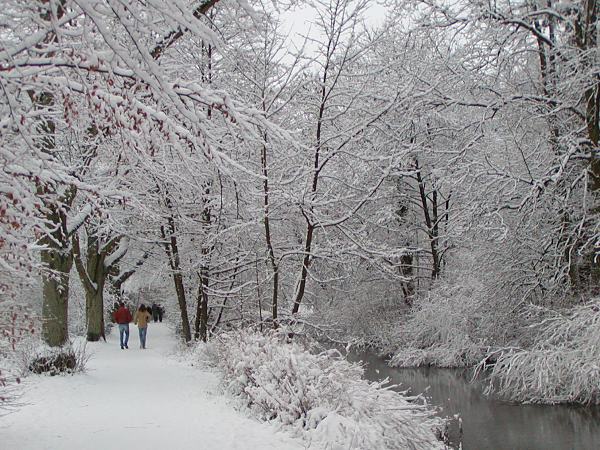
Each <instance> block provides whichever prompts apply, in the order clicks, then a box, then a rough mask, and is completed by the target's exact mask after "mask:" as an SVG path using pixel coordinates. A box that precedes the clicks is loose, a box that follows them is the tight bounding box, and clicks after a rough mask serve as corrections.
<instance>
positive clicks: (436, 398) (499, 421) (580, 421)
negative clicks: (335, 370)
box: [348, 353, 600, 450]
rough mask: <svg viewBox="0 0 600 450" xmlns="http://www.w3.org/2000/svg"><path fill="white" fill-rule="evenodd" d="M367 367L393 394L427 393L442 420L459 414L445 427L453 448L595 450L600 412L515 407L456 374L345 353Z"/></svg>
mask: <svg viewBox="0 0 600 450" xmlns="http://www.w3.org/2000/svg"><path fill="white" fill-rule="evenodd" d="M348 359H350V360H352V361H363V362H365V363H366V367H365V375H366V377H367V378H368V379H369V380H372V381H377V380H381V379H382V378H386V377H388V378H389V379H390V382H391V383H392V384H399V385H400V386H399V387H398V388H397V390H407V389H408V390H409V391H410V393H412V394H419V393H422V392H426V394H425V395H426V397H428V398H429V399H430V402H431V403H433V404H435V405H439V406H441V407H442V412H441V413H440V414H441V415H443V416H453V415H455V414H459V415H460V417H461V418H462V428H463V433H462V438H460V437H459V431H458V423H457V422H454V423H453V424H452V426H451V428H450V436H451V441H452V443H453V444H454V445H456V444H457V442H458V441H459V440H462V445H463V449H465V450H487V449H489V450H587V449H590V450H592V449H600V408H598V407H592V408H583V407H570V406H536V405H515V404H509V403H505V402H501V401H498V400H495V399H490V398H488V397H486V396H484V395H483V394H482V393H481V386H480V385H478V384H476V383H469V381H468V380H469V378H468V373H465V372H464V371H460V370H452V369H437V368H420V369H394V368H391V367H389V366H388V365H387V364H386V363H385V361H384V360H383V359H381V358H379V357H377V356H375V355H373V354H371V353H355V354H350V355H349V357H348Z"/></svg>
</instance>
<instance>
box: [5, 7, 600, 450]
mask: <svg viewBox="0 0 600 450" xmlns="http://www.w3.org/2000/svg"><path fill="white" fill-rule="evenodd" d="M599 33H600V2H597V1H596V0H570V1H562V0H561V1H559V0H493V1H492V0H382V1H376V0H307V1H297V0H269V1H267V0H221V1H219V0H202V1H199V0H3V1H2V8H1V10H0V255H1V258H0V265H1V267H0V442H1V441H2V439H3V437H2V436H3V434H4V433H6V432H7V430H8V429H13V430H16V429H17V428H15V427H16V425H14V426H13V425H10V424H9V425H10V426H9V425H6V423H7V422H6V421H10V420H17V419H18V415H19V414H22V413H26V411H27V410H28V408H30V405H28V404H27V403H29V402H30V401H29V400H27V401H25V402H24V403H22V395H23V394H24V392H25V391H27V389H25V387H27V386H35V385H36V384H35V383H45V384H43V385H44V386H46V387H45V388H44V391H46V390H50V391H52V390H53V389H54V388H53V387H52V386H53V385H52V383H63V384H64V386H65V387H64V389H69V388H68V386H75V385H78V384H77V383H83V381H81V380H84V377H86V376H90V375H89V374H90V373H91V374H92V375H93V374H94V372H95V371H96V372H97V373H98V374H99V373H101V370H102V367H104V370H107V369H106V368H107V367H108V365H107V364H108V363H107V364H104V363H101V361H102V359H101V355H102V354H103V353H102V352H103V351H104V350H102V349H104V348H106V347H109V346H110V347H111V348H113V353H111V355H112V354H114V358H117V357H119V358H123V359H122V361H123V364H126V363H129V364H131V362H130V360H126V359H125V357H124V356H123V355H124V354H127V355H128V357H129V358H133V357H134V356H131V355H132V354H138V355H139V354H141V353H140V352H138V349H137V348H135V349H129V350H128V352H125V351H124V352H121V349H122V348H123V346H122V345H121V349H119V348H118V347H119V345H118V340H119V330H118V329H117V324H115V323H113V312H114V311H115V309H116V307H118V304H119V303H120V302H124V303H125V305H126V306H127V307H128V308H129V309H130V310H131V312H132V313H133V312H134V311H136V310H137V308H138V306H139V305H140V304H142V303H145V304H146V305H149V304H153V303H156V304H160V305H161V307H162V308H163V309H164V312H165V318H166V320H165V324H162V323H158V324H154V323H150V324H149V325H148V330H149V331H148V339H149V351H148V352H147V353H144V354H143V355H151V354H152V355H153V354H154V353H152V352H154V351H157V350H156V349H157V348H158V346H159V344H158V343H156V342H157V340H158V336H159V332H160V333H163V334H161V335H160V336H162V338H161V339H164V340H165V341H166V340H169V339H171V340H172V342H171V344H172V345H171V346H170V347H169V345H167V344H165V343H164V342H163V343H162V344H161V345H164V346H165V349H166V350H165V351H167V350H168V351H172V348H171V347H173V348H177V351H176V352H177V358H178V364H181V369H177V368H174V369H172V370H173V371H174V373H177V370H180V371H183V372H185V373H188V372H186V371H188V370H189V371H191V372H190V373H194V374H195V373H201V371H202V370H209V369H207V367H209V366H210V373H211V374H212V375H210V376H211V377H215V379H214V380H213V379H212V378H211V380H212V381H211V382H212V383H213V384H214V386H213V387H214V389H212V388H211V389H212V391H214V392H213V394H212V395H219V396H224V397H227V398H229V401H233V402H234V403H235V402H237V403H235V405H238V406H236V407H235V408H234V407H233V406H229V408H230V409H232V410H234V409H238V412H237V413H236V414H238V415H240V414H242V415H243V414H246V415H250V416H252V417H253V418H254V420H256V418H258V419H260V420H262V421H263V422H267V424H264V423H261V422H259V421H255V422H253V423H252V424H253V425H247V424H246V423H245V422H244V424H245V425H243V426H241V425H240V427H239V430H241V431H239V432H240V433H242V431H243V430H246V428H247V429H248V430H247V431H248V433H254V432H256V433H258V432H259V431H254V430H255V428H256V427H266V428H264V430H269V431H268V433H272V435H271V434H268V433H267V431H264V430H263V428H260V432H263V431H264V432H265V433H267V437H260V436H258V435H256V436H254V434H252V435H251V436H254V437H252V439H254V438H256V442H255V443H254V444H252V445H250V443H248V444H247V445H249V447H248V448H306V446H308V445H311V446H312V448H331V449H333V448H340V449H342V448H357V449H358V448H360V449H383V448H398V449H404V448H415V449H433V448H445V446H453V447H459V446H464V448H466V449H469V448H472V449H477V448H480V449H482V448H490V449H500V448H507V449H509V448H517V447H516V446H515V445H516V444H506V446H505V447H502V446H501V445H500V444H497V443H496V444H493V445H491V446H488V447H485V446H484V445H483V444H471V445H470V446H469V445H468V439H467V438H466V437H465V440H464V441H463V442H462V443H461V442H458V441H460V438H459V437H458V438H457V437H456V435H457V434H462V428H461V431H460V433H459V432H457V431H456V430H454V431H452V430H453V429H454V428H457V427H458V425H457V423H456V422H457V420H456V418H454V419H452V418H451V417H449V416H450V413H449V412H448V411H441V412H440V411H439V410H438V405H436V402H435V399H433V403H432V401H431V399H426V397H427V394H424V395H423V396H422V395H419V394H421V393H422V392H423V391H424V390H426V389H425V388H426V387H427V384H425V386H424V387H423V388H422V389H420V390H419V389H418V388H415V389H417V390H416V391H411V393H407V392H406V390H407V389H408V388H409V386H408V385H406V384H407V382H406V381H405V380H404V379H403V381H402V383H401V384H402V386H400V388H399V389H396V390H394V389H390V388H388V387H386V380H383V378H384V376H383V375H381V374H380V375H379V376H373V377H371V378H369V377H368V376H367V375H366V373H367V372H368V370H367V371H365V368H364V366H362V365H360V364H357V363H356V362H352V361H349V360H348V359H347V358H349V359H352V357H351V356H349V354H348V352H350V353H352V352H354V355H355V357H356V354H358V353H360V352H366V353H368V354H369V355H371V357H373V358H375V359H377V358H379V359H380V360H381V361H382V364H381V367H382V369H381V370H382V373H383V372H384V371H385V370H393V371H394V372H393V373H404V374H406V373H411V374H417V373H423V372H415V370H422V369H413V368H419V367H421V368H422V367H427V368H429V369H431V370H439V371H438V372H436V373H438V374H446V375H448V374H456V373H459V372H460V373H463V374H466V375H464V377H466V378H465V380H466V381H465V382H464V384H465V386H469V388H473V389H475V390H476V391H477V392H478V394H477V395H479V396H481V397H482V398H490V399H494V400H493V401H495V402H497V403H496V404H498V405H504V404H510V405H512V407H513V408H514V411H517V410H519V408H523V406H519V405H522V404H528V403H536V404H545V405H553V406H545V407H544V408H545V409H543V411H559V410H560V411H563V410H561V409H560V408H570V409H568V411H570V412H569V414H571V413H572V410H573V408H575V410H576V411H578V412H577V414H579V412H581V411H586V413H589V414H600V412H599V410H598V407H597V406H596V405H598V404H600V365H599V363H598V361H599V358H600V345H599V343H600V150H599V147H598V146H599V140H600V47H599V46H600V42H599V39H600V36H599ZM153 327H154V328H153ZM160 327H164V329H163V328H160ZM135 329H136V328H135V326H133V325H132V337H131V339H132V342H133V340H135V341H136V342H137V332H135ZM153 333H154V335H153ZM134 334H135V336H134ZM134 338H135V339H134ZM153 339H154V343H156V345H155V348H154V349H153V348H152V346H153ZM107 340H108V342H107ZM121 342H122V341H121ZM132 347H137V346H133V345H132ZM167 347H168V348H167ZM114 349H116V350H114ZM95 352H97V358H95V356H94V353H95ZM119 352H120V353H119ZM357 352H358V353H357ZM157 357H158V356H157ZM110 358H113V357H112V356H111V357H110ZM165 358H166V357H165ZM170 358H174V356H173V355H170ZM95 359H96V360H97V361H96V362H95V363H94V360H95ZM363 359H364V358H363ZM110 361H111V362H110V364H112V366H110V367H111V370H113V371H119V370H121V369H119V367H120V366H119V364H120V363H119V362H118V361H121V360H117V359H111V360H110ZM128 361H129V362H128ZM157 361H158V360H157ZM161 361H163V362H160V363H159V362H156V363H155V364H156V368H155V369H153V367H154V366H148V367H149V368H147V374H148V377H151V371H152V370H156V371H159V370H161V367H163V366H164V365H166V364H167V363H166V362H164V361H166V359H165V360H161ZM383 361H385V363H383ZM88 364H96V365H97V366H94V367H97V368H96V369H94V370H91V371H90V370H86V365H88ZM169 364H175V362H173V361H171V362H170V363H169ZM191 365H193V366H194V367H193V369H192V368H191ZM197 366H198V368H197ZM169 367H171V366H169ZM177 367H179V366H177ZM438 368H439V369H438ZM88 369H89V368H88ZM411 371H412V372H411ZM32 372H35V373H38V374H39V373H42V372H44V373H51V374H55V373H61V374H62V373H63V372H64V373H65V374H66V375H65V376H59V377H46V376H40V375H34V374H33V373H32ZM183 372H182V373H183ZM157 373H158V372H157ZM202 373H204V372H202ZM207 373H208V372H207ZM377 373H379V371H378V372H377ZM131 375H132V377H133V378H134V379H133V380H131V381H130V382H131V383H132V385H134V384H135V383H137V382H138V381H139V379H140V378H144V375H143V374H139V375H134V374H133V373H132V374H131ZM446 375H444V376H446ZM173 376H175V375H173ZM190 376H192V375H190ZM202 376H205V375H202ZM208 376H209V375H206V377H208ZM448 376H449V375H448ZM453 376H454V375H453ZM365 377H366V378H365ZM135 378H138V379H137V380H136V379H135ZM36 380H37V381H36ZM78 380H79V381H78ZM408 384H410V383H408ZM429 384H431V382H429ZM61 385H62V384H61ZM82 385H83V384H82ZM473 386H476V387H473ZM32 389H34V388H32ZM206 389H208V388H206ZM34 392H35V389H34ZM432 394H433V392H432ZM45 395H49V394H45ZM65 395H66V394H65ZM182 401H183V400H182ZM186 401H188V402H189V403H190V405H191V406H190V408H193V401H194V399H193V398H191V399H189V400H187V399H186ZM482 401H483V400H482ZM490 401H491V400H490ZM559 404H563V405H561V406H559ZM565 405H569V406H565ZM573 405H576V406H573ZM179 406H180V405H179ZM179 406H178V405H176V404H174V405H173V407H174V408H179ZM244 411H246V412H244ZM540 411H541V410H540ZM458 413H461V411H458ZM97 414H100V412H98V413H97ZM180 414H183V413H180ZM190 414H191V413H190ZM231 414H234V413H231ZM227 417H229V416H227ZM232 417H233V416H232ZM235 417H236V419H235V420H242V419H241V418H237V416H235ZM598 417H600V415H599V416H598ZM23 420H25V419H23ZM29 420H31V419H29ZM186 420H187V419H186ZM207 420H208V419H207ZM223 420H224V421H227V420H229V419H223ZM233 420H234V419H231V421H233ZM244 420H248V419H244ZM3 422H5V424H4V425H3ZM461 422H463V424H462V425H461V427H462V426H464V428H465V430H466V429H467V427H468V426H469V420H467V419H466V416H465V417H463V418H462V420H461ZM15 423H16V422H15ZM231 423H234V422H231ZM274 424H277V425H274ZM275 426H276V427H278V428H277V430H282V432H283V433H284V434H285V436H284V437H282V438H281V439H284V441H282V443H279V444H278V443H277V442H275V441H270V444H269V445H272V446H267V442H269V440H270V439H271V440H272V439H275V438H274V437H273V436H275V435H277V436H280V435H279V434H273V433H275V432H274V431H273V430H272V428H268V427H275ZM530 428H532V429H533V428H535V427H534V426H531V427H530ZM249 430H252V431H249ZM449 430H450V431H449ZM244 432H245V431H244ZM277 433H279V431H278V432H277ZM479 433H480V434H483V435H485V434H486V433H487V431H486V430H479ZM594 433H595V439H596V442H598V440H600V429H599V428H598V427H597V425H596V428H595V430H594ZM244 436H250V434H247V435H244ZM261 436H262V435H261ZM465 436H466V435H465ZM40 439H43V438H40ZM243 439H245V438H243ZM248 439H250V438H248ZM277 439H279V437H277ZM525 439H529V442H533V441H532V439H534V438H532V437H529V438H527V437H526V438H525ZM9 441H10V440H9ZM99 442H100V441H99ZM248 442H251V441H248ZM252 442H254V441H252ZM457 442H458V443H457ZM592 442H593V441H592ZM42 443H43V442H42ZM42 443H39V442H38V445H41V444H42ZM551 444H552V443H551V442H545V443H543V444H540V446H539V447H535V446H534V445H533V444H531V447H527V446H521V447H518V448H540V449H542V448H543V449H549V448H557V449H559V448H567V447H561V446H560V445H558V444H556V443H554V445H557V446H555V447H552V446H551ZM98 445H99V444H98ZM186 445H187V444H184V443H180V444H178V445H174V446H173V445H171V446H170V447H169V446H167V447H165V448H181V449H187V448H203V447H197V446H194V445H190V446H189V447H186ZM207 445H208V446H206V447H204V448H234V447H227V446H226V445H225V444H223V443H220V442H215V443H213V444H212V445H213V447H211V444H210V443H208V444H207ZM1 446H2V445H1V444H0V447H1ZM14 448H18V447H14ZM23 448H30V447H23ZM31 448H34V447H31ZM35 448H38V447H35ZM39 448H42V447H39ZM43 448H46V447H43ZM48 448H50V447H48ZM56 448H65V449H67V448H70V447H56ZM73 448H75V447H73ZM77 448H83V447H77ZM98 448H103V447H98ZM235 448H245V447H244V446H243V445H242V447H235ZM568 448H592V447H591V446H590V447H585V446H584V444H581V446H580V447H568Z"/></svg>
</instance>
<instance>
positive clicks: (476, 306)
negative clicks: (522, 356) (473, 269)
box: [390, 279, 487, 367]
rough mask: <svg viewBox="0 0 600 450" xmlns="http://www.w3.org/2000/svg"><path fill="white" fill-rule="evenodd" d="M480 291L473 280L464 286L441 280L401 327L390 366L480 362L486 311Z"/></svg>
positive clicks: (445, 365)
mask: <svg viewBox="0 0 600 450" xmlns="http://www.w3.org/2000/svg"><path fill="white" fill-rule="evenodd" d="M480 290H481V285H480V284H478V283H477V282H476V280H473V279H470V280H466V282H465V283H464V284H457V283H451V282H447V281H445V280H440V281H439V282H438V283H437V285H436V286H435V287H434V288H433V289H432V290H431V291H430V292H429V294H428V295H427V296H426V297H423V298H419V299H417V300H416V302H415V304H414V305H413V309H412V311H411V312H410V314H409V315H408V316H407V318H406V321H405V322H404V323H403V324H401V325H400V331H401V333H400V341H399V342H397V343H396V345H397V349H396V351H395V352H394V355H393V357H392V359H391V360H390V365H392V366H396V367H417V366H424V365H435V366H440V367H465V366H470V365H471V366H472V365H474V364H477V363H478V362H479V361H481V359H482V357H483V355H484V352H485V347H486V345H487V336H486V330H485V327H483V326H482V324H483V323H484V322H485V321H486V317H485V316H486V313H487V311H486V308H485V305H484V304H482V299H483V297H482V295H481V292H480Z"/></svg>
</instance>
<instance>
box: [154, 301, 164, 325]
mask: <svg viewBox="0 0 600 450" xmlns="http://www.w3.org/2000/svg"><path fill="white" fill-rule="evenodd" d="M152 318H153V319H154V322H158V305H157V304H156V303H152ZM161 322H162V320H161Z"/></svg>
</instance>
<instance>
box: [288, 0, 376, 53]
mask: <svg viewBox="0 0 600 450" xmlns="http://www.w3.org/2000/svg"><path fill="white" fill-rule="evenodd" d="M386 11H387V8H385V7H384V6H383V5H380V4H376V3H373V4H372V5H371V6H370V7H369V9H368V11H367V13H366V15H365V21H366V23H367V25H369V26H371V27H375V26H377V25H380V24H382V23H383V21H384V19H385V15H386ZM281 17H282V19H283V23H284V26H283V30H282V31H284V32H288V31H289V35H290V39H291V41H292V43H294V44H296V46H300V45H301V43H302V38H301V37H300V36H301V35H306V33H307V32H308V31H309V30H311V28H312V29H314V26H313V25H312V22H314V19H315V14H314V12H313V10H312V8H310V7H308V6H304V7H298V8H296V9H294V10H293V11H287V12H285V13H283V14H282V16H281Z"/></svg>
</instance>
